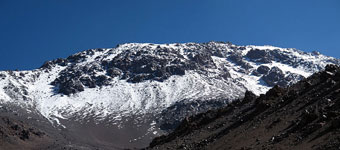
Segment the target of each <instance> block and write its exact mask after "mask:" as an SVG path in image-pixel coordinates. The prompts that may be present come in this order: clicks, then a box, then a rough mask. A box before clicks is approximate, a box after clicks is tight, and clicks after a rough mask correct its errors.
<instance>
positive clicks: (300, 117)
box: [147, 65, 340, 150]
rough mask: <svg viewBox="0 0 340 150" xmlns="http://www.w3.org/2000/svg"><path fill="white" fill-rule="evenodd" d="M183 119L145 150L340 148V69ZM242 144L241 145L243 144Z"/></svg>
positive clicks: (334, 67)
mask: <svg viewBox="0 0 340 150" xmlns="http://www.w3.org/2000/svg"><path fill="white" fill-rule="evenodd" d="M251 95H252V94H249V93H248V94H247V93H246V96H245V98H244V100H243V101H236V102H234V103H232V104H230V105H228V106H226V107H225V108H221V109H217V110H210V111H208V112H206V113H202V114H198V115H195V116H192V117H188V118H185V119H184V120H183V121H182V122H181V124H180V125H179V126H178V127H177V128H176V129H175V131H174V132H172V133H170V134H169V135H166V136H161V137H158V138H155V139H154V140H153V142H152V143H151V144H150V147H149V148H147V149H193V150H194V149H320V150H321V149H338V148H339V146H340V140H339V139H340V128H339V125H340V121H339V120H340V119H339V115H340V111H339V110H340V68H339V67H338V66H335V65H328V66H327V67H326V69H325V71H323V72H320V73H316V74H314V75H312V76H311V77H309V78H307V79H303V80H302V81H300V82H298V83H297V84H294V85H292V86H290V87H287V88H282V87H279V86H275V87H274V88H272V89H271V90H269V91H268V92H267V93H266V94H265V95H261V96H260V97H258V98H256V97H255V96H251ZM240 141H242V143H240Z"/></svg>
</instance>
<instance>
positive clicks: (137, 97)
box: [0, 43, 331, 134]
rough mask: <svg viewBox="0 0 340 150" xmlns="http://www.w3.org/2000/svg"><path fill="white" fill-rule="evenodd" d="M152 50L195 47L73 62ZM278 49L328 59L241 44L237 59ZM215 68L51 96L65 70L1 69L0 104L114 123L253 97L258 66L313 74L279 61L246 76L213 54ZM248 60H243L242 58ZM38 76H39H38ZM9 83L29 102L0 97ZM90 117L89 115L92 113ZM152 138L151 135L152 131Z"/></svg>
mask: <svg viewBox="0 0 340 150" xmlns="http://www.w3.org/2000/svg"><path fill="white" fill-rule="evenodd" d="M210 44H214V45H215V46H216V48H219V49H221V50H224V52H225V53H226V54H227V52H232V51H233V50H232V49H231V48H230V46H229V45H227V44H224V43H210ZM158 46H160V47H163V48H171V49H172V50H176V51H178V52H179V53H180V54H182V55H183V56H184V59H188V57H187V56H188V55H189V54H190V53H191V52H192V51H194V50H195V46H199V45H198V44H196V43H187V44H151V43H143V44H139V43H130V44H123V45H121V46H119V47H117V48H113V49H104V51H101V52H99V51H95V53H94V55H93V56H90V57H88V58H87V59H86V60H85V61H83V62H81V63H79V64H77V65H79V66H84V65H93V64H98V62H97V60H96V58H99V60H112V59H114V58H115V57H116V56H117V55H119V54H120V53H122V52H124V51H126V50H131V51H132V52H136V51H138V50H140V49H141V48H144V49H147V50H149V51H150V52H151V55H154V54H153V49H155V48H157V47H158ZM254 48H257V49H265V50H274V49H278V50H281V51H285V52H287V53H289V54H290V55H292V56H295V57H296V58H297V59H300V60H301V59H303V60H304V61H308V62H312V63H313V64H314V65H320V66H321V67H322V66H325V65H326V62H325V61H326V60H327V59H331V57H326V56H323V55H318V56H314V55H311V54H309V53H307V54H303V53H301V52H299V51H296V50H294V49H282V48H278V47H273V46H246V49H245V50H242V52H241V53H242V55H246V53H247V52H248V51H249V50H250V49H254ZM212 58H213V61H214V62H215V64H216V66H217V68H216V69H207V71H208V73H207V74H206V75H203V74H200V73H198V72H197V71H193V70H192V71H186V74H185V75H183V76H176V75H174V76H171V77H170V78H169V79H167V80H165V81H164V82H158V81H145V82H141V83H129V82H127V81H125V80H120V79H118V78H114V80H113V81H112V82H111V85H109V86H103V87H96V88H85V90H84V91H83V92H79V93H76V94H73V95H71V96H66V95H62V94H56V93H55V91H54V90H55V88H56V87H54V86H53V85H51V84H50V83H51V82H52V81H54V80H55V79H56V78H57V77H58V74H59V73H60V72H61V71H62V70H64V69H65V68H66V67H62V66H58V65H56V66H55V67H53V68H52V69H51V70H50V71H48V72H46V71H45V70H43V69H36V70H33V71H23V73H25V74H26V75H25V76H24V77H22V78H19V77H18V76H20V75H19V73H20V72H15V73H14V74H15V76H12V75H10V74H9V73H8V72H5V71H2V72H0V73H1V74H5V75H6V76H7V77H6V79H3V80H1V79H0V102H1V103H5V102H15V103H24V104H26V105H32V106H34V107H36V109H37V110H38V111H39V112H40V113H41V114H42V115H43V116H45V117H46V118H48V119H50V120H51V121H55V122H57V123H59V121H58V118H64V119H67V118H68V117H70V116H71V115H74V114H79V112H81V115H82V117H85V116H87V115H91V114H92V113H94V115H95V116H97V118H98V119H99V120H100V119H105V117H107V116H113V117H112V118H111V119H112V120H116V121H120V120H121V119H122V116H126V115H131V114H145V113H159V112H160V111H162V110H163V109H165V108H167V107H169V106H171V105H172V104H174V103H175V102H177V101H180V100H197V99H201V100H202V99H207V100H209V99H214V98H227V99H229V100H234V99H237V98H240V97H242V96H243V94H244V92H245V90H250V91H252V92H254V93H255V94H258V95H259V94H262V93H265V92H266V91H268V90H269V89H270V87H268V86H267V85H266V84H264V83H263V81H261V77H260V76H255V75H252V74H251V72H252V71H253V70H255V69H257V68H258V67H259V66H260V65H266V66H268V67H270V68H271V67H274V66H276V67H278V68H280V69H281V70H282V71H283V72H285V73H288V72H291V73H296V74H300V75H302V76H304V77H308V76H310V75H311V74H312V73H314V72H316V71H318V70H313V69H309V68H307V67H305V66H299V67H297V68H294V67H292V66H289V65H286V64H282V63H280V62H272V63H268V64H257V63H253V62H248V63H249V64H250V65H252V66H253V69H250V72H240V71H239V70H240V66H238V65H236V64H234V63H233V62H229V61H228V60H227V58H226V57H217V56H213V57H212ZM245 61H248V60H245ZM223 69H226V70H227V71H228V72H229V73H230V75H231V78H228V79H223V78H222V77H221V75H222V74H223V73H225V72H224V70H223ZM96 74H97V75H105V72H96ZM38 76H39V77H38ZM10 83H12V84H14V85H15V86H17V87H21V86H23V87H25V88H26V89H27V91H28V95H27V96H28V97H29V98H30V101H24V100H20V99H12V98H11V97H10V96H9V95H7V94H6V91H5V89H4V87H6V86H7V85H8V84H10ZM92 115H93V114H92ZM153 134H157V132H154V133H153Z"/></svg>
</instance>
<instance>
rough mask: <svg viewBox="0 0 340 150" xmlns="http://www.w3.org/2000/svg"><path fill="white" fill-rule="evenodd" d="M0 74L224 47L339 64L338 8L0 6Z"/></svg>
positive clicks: (284, 3)
mask: <svg viewBox="0 0 340 150" xmlns="http://www.w3.org/2000/svg"><path fill="white" fill-rule="evenodd" d="M0 19H1V20H0V70H8V69H11V70H13V69H19V70H24V69H34V68H38V67H40V66H41V65H42V64H43V62H44V61H46V60H52V59H55V58H64V57H67V56H69V55H71V54H73V53H76V52H79V51H82V50H86V49H90V48H104V47H115V46H116V45H117V44H119V43H128V42H151V43H174V42H208V41H230V42H232V43H235V44H238V45H249V44H253V45H274V46H279V47H293V48H297V49H300V50H304V51H313V50H318V51H320V52H321V53H323V54H326V55H329V56H333V57H337V58H340V0H281V1H278V0H107V1H106V0H98V1H93V0H91V1H90V0H0Z"/></svg>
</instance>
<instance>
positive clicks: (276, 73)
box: [262, 67, 285, 86]
mask: <svg viewBox="0 0 340 150" xmlns="http://www.w3.org/2000/svg"><path fill="white" fill-rule="evenodd" d="M262 79H263V80H264V81H265V82H266V83H267V84H268V85H269V86H274V85H281V86H282V85H284V84H285V81H284V80H283V79H284V73H283V72H282V70H281V69H280V68H278V67H273V68H271V69H270V71H269V73H268V74H267V75H264V76H263V77H262Z"/></svg>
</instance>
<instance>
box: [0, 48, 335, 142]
mask: <svg viewBox="0 0 340 150" xmlns="http://www.w3.org/2000/svg"><path fill="white" fill-rule="evenodd" d="M326 64H340V61H339V60H338V59H335V58H332V57H327V56H324V55H322V54H320V53H318V52H312V53H306V52H302V51H299V50H296V49H293V48H279V47H273V46H252V45H250V46H238V45H234V44H231V43H224V42H209V43H184V44H149V43H129V44H122V45H118V46H117V47H116V48H107V49H90V50H87V51H83V52H79V53H77V54H74V55H71V56H69V57H67V58H65V59H64V58H60V59H56V60H52V61H47V62H46V63H45V64H43V65H42V66H41V68H39V69H35V70H29V71H0V106H1V108H2V109H6V110H15V108H16V107H19V108H21V109H23V110H25V111H22V112H21V113H18V116H20V117H19V119H29V120H31V121H32V123H33V122H34V123H36V122H39V121H42V120H44V121H46V120H47V122H48V123H50V126H47V125H46V126H45V125H44V126H43V127H42V128H41V130H45V131H48V130H50V129H51V128H50V127H52V129H54V130H53V133H52V135H53V136H54V135H55V136H56V137H57V138H58V139H59V135H60V134H61V136H62V137H63V138H64V139H67V140H66V141H68V143H67V144H66V146H67V147H75V146H77V145H84V143H86V146H87V147H90V149H92V147H95V148H100V149H112V148H114V149H120V148H135V147H136V148H141V147H145V146H147V145H148V144H149V143H150V142H151V140H152V138H154V137H156V136H159V135H162V134H164V133H168V132H171V131H172V130H173V129H175V128H176V127H177V126H178V124H179V123H180V121H181V120H182V119H184V118H185V117H186V116H190V115H193V114H197V113H200V112H205V111H206V110H209V109H215V108H220V107H222V106H225V105H227V104H228V103H230V102H232V101H234V100H236V99H240V98H242V97H243V96H244V94H245V92H246V91H247V90H248V91H251V92H253V93H255V94H256V95H259V94H262V93H265V92H266V91H268V90H269V89H270V88H271V87H273V86H274V85H280V86H288V85H291V84H293V83H296V82H297V81H299V80H301V79H303V78H305V77H308V76H310V75H311V74H313V73H315V72H318V71H320V70H322V69H324V67H325V66H326ZM31 116H36V117H37V119H35V120H32V117H31ZM37 124H39V123H37ZM45 128H46V129H45ZM25 130H26V129H25ZM52 135H51V136H52ZM58 141H60V139H59V140H58Z"/></svg>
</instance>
